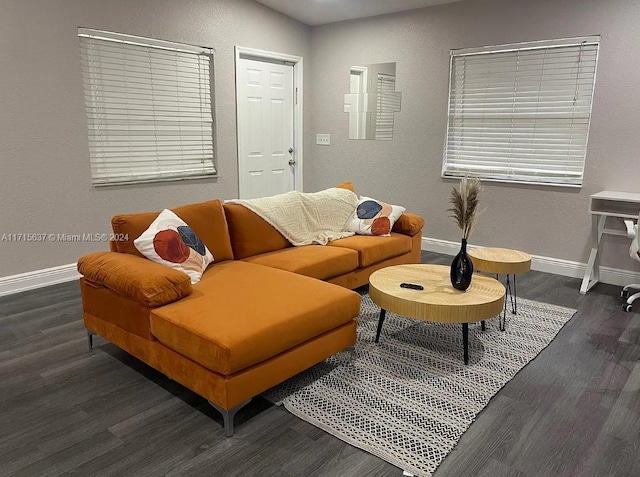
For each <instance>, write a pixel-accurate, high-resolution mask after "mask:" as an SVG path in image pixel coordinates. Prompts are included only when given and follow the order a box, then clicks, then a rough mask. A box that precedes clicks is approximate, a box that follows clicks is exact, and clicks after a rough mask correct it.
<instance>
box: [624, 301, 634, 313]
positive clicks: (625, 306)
mask: <svg viewBox="0 0 640 477" xmlns="http://www.w3.org/2000/svg"><path fill="white" fill-rule="evenodd" d="M632 308H633V305H630V304H628V303H625V304H624V305H622V309H623V310H624V311H626V312H627V313H628V312H630V311H631V309H632Z"/></svg>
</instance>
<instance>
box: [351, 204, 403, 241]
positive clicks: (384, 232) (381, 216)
mask: <svg viewBox="0 0 640 477" xmlns="http://www.w3.org/2000/svg"><path fill="white" fill-rule="evenodd" d="M405 210H407V209H405V208H404V207H400V206H399V205H391V204H387V203H386V202H382V201H380V200H376V199H371V198H370V197H364V196H362V197H360V201H359V202H358V207H357V208H356V210H355V212H354V213H353V217H352V218H351V220H350V221H349V222H347V230H349V231H350V232H355V233H356V234H359V235H379V236H383V237H388V236H389V235H391V229H392V228H393V224H394V223H395V221H396V220H398V217H400V216H401V215H402V214H403V213H404V211H405Z"/></svg>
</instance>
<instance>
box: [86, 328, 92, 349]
mask: <svg viewBox="0 0 640 477" xmlns="http://www.w3.org/2000/svg"><path fill="white" fill-rule="evenodd" d="M87 345H88V346H89V349H93V333H92V332H91V330H90V329H89V328H87Z"/></svg>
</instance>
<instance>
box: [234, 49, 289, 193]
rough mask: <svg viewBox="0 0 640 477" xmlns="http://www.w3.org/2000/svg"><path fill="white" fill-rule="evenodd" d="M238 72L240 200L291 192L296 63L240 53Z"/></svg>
mask: <svg viewBox="0 0 640 477" xmlns="http://www.w3.org/2000/svg"><path fill="white" fill-rule="evenodd" d="M236 74H237V78H236V84H237V91H236V107H237V114H238V170H239V195H240V198H241V199H253V198H257V197H266V196H270V195H275V194H282V193H284V192H289V191H292V190H293V189H294V185H295V184H294V175H295V167H296V164H295V159H296V155H295V152H296V151H295V150H294V85H293V66H292V65H289V64H279V63H270V62H267V61H259V60H256V59H248V58H242V57H239V58H237V65H236Z"/></svg>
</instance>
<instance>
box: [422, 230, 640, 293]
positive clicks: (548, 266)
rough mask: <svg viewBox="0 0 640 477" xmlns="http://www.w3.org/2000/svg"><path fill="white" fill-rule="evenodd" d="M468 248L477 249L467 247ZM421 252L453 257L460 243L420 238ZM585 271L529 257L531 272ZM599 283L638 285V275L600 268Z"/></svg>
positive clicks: (579, 266) (577, 273) (581, 267)
mask: <svg viewBox="0 0 640 477" xmlns="http://www.w3.org/2000/svg"><path fill="white" fill-rule="evenodd" d="M468 248H469V249H473V248H477V247H476V246H473V245H469V246H468ZM422 250H425V251H427V252H436V253H442V254H445V255H451V256H454V255H456V254H457V253H458V252H459V251H460V242H451V241H448V240H440V239H433V238H429V237H422ZM586 269H587V264H586V263H581V262H572V261H570V260H563V259H560V258H552V257H542V256H540V255H531V270H536V271H539V272H546V273H553V274H554V275H561V276H563V277H572V278H580V279H582V277H584V272H585V270H586ZM600 281H601V282H602V283H609V284H611V285H617V286H625V285H628V284H629V283H640V273H638V272H633V271H630V270H619V269H617V268H611V267H600Z"/></svg>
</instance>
